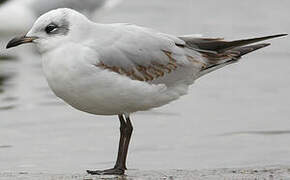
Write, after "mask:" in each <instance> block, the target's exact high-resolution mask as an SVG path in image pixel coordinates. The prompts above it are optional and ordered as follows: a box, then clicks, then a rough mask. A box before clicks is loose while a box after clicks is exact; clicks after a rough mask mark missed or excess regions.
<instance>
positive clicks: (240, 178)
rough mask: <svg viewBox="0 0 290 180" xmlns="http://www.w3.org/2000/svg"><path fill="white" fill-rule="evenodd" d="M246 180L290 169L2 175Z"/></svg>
mask: <svg viewBox="0 0 290 180" xmlns="http://www.w3.org/2000/svg"><path fill="white" fill-rule="evenodd" d="M39 179H41V180H101V179H104V180H105V179H107V180H158V179H159V180H184V179H188V180H189V179H195V180H198V179H203V180H215V179H224V180H232V179H235V180H245V179H267V180H274V179H283V180H287V179H290V168H289V167H264V168H261V167H259V168H258V167H255V168H243V169H213V170H194V171H188V170H167V171H165V170H159V171H140V170H128V171H127V173H126V175H124V176H91V175H87V174H47V173H32V174H31V173H27V172H19V173H15V172H13V173H8V172H6V173H0V180H39Z"/></svg>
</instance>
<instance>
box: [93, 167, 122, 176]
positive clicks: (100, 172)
mask: <svg viewBox="0 0 290 180" xmlns="http://www.w3.org/2000/svg"><path fill="white" fill-rule="evenodd" d="M87 173H89V174H91V175H124V173H125V170H124V169H121V168H111V169H106V170H95V171H91V170H87Z"/></svg>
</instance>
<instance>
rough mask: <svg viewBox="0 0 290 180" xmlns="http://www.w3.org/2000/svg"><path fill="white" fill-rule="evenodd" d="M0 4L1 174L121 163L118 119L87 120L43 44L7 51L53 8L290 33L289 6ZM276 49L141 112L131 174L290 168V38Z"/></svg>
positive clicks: (186, 30)
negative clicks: (47, 69) (45, 64)
mask: <svg viewBox="0 0 290 180" xmlns="http://www.w3.org/2000/svg"><path fill="white" fill-rule="evenodd" d="M0 2H3V3H2V4H1V5H0V38H1V39H0V40H1V42H0V45H1V46H0V47H1V49H0V56H1V57H0V172H6V171H8V172H10V171H11V172H15V171H17V172H18V171H28V172H53V173H71V172H84V170H85V169H94V168H100V169H102V168H108V167H111V166H112V165H113V163H114V160H115V156H116V155H117V144H118V140H119V129H118V128H119V122H118V120H117V117H113V116H107V117H106V116H94V115H90V114H86V113H83V112H80V111H77V110H75V109H73V108H71V107H69V106H68V105H65V104H64V102H63V101H62V100H60V99H58V98H57V97H55V96H54V95H53V94H52V92H51V91H50V90H49V88H48V86H47V83H46V81H45V78H44V77H43V73H42V69H41V59H40V57H39V55H38V54H37V53H36V51H35V49H34V47H33V46H22V47H19V48H17V49H12V50H9V51H7V50H6V49H5V45H6V44H7V42H8V40H10V39H11V38H13V37H14V36H16V35H22V34H25V33H26V32H27V31H28V30H29V28H30V26H31V24H32V23H33V22H34V20H35V19H36V18H37V17H38V16H39V15H40V14H41V13H43V12H45V11H46V10H49V9H50V8H52V9H53V8H55V7H58V6H60V7H62V6H67V7H74V8H76V9H78V10H79V11H81V12H83V13H85V14H86V15H87V16H88V17H90V18H91V19H93V20H94V21H96V22H99V23H114V22H129V23H134V24H137V25H140V26H146V27H151V28H153V29H157V30H159V31H161V32H164V33H169V34H173V35H183V34H203V36H205V37H225V38H226V39H228V40H231V39H240V38H249V37H256V36H264V35H272V34H278V33H289V32H290V20H289V15H290V14H289V7H290V1H288V0H276V1H271V0H245V1H238V0H219V1H212V0H178V1H176V0H158V1H156V0H146V1H144V0H123V1H121V0H119V1H116V0H115V1H106V0H103V1H102V0H99V1H92V0H91V1H90V0H88V2H85V1H82V2H83V3H81V4H78V3H77V1H76V2H74V0H71V2H69V1H68V0H63V2H62V1H57V2H59V3H60V2H61V3H63V4H58V5H57V6H56V5H55V4H53V1H47V0H46V1H43V0H23V1H22V0H21V1H19V0H6V1H5V2H4V1H0ZM49 2H50V3H49ZM70 3H71V4H70ZM46 8H48V9H46ZM271 43H272V45H271V46H269V47H267V48H264V49H262V50H259V51H256V52H254V53H252V54H250V55H248V56H245V57H244V58H243V59H242V60H241V61H240V62H239V63H237V64H233V65H230V66H227V67H225V68H223V69H220V70H218V71H215V72H213V73H211V74H208V75H206V76H205V77H202V78H201V79H199V80H197V81H196V83H195V84H194V85H193V86H192V87H191V89H190V92H189V94H188V95H187V96H184V97H182V98H181V99H180V100H179V101H176V102H173V103H171V104H170V105H167V106H165V107H162V108H158V109H154V110H152V111H149V112H140V113H136V114H134V115H133V117H132V119H133V124H134V127H135V129H134V132H133V138H132V144H131V147H130V149H129V157H128V168H129V169H130V168H134V169H142V170H153V169H161V170H163V169H189V170H193V169H208V168H210V169H213V168H234V167H256V166H262V167H263V166H287V165H290V151H289V150H290V142H289V138H290V109H289V108H290V95H289V92H290V77H289V75H290V42H289V37H286V38H281V39H275V40H271Z"/></svg>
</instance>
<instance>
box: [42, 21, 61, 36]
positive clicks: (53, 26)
mask: <svg viewBox="0 0 290 180" xmlns="http://www.w3.org/2000/svg"><path fill="white" fill-rule="evenodd" d="M57 28H58V26H57V25H56V24H53V23H51V24H49V25H47V26H46V27H45V29H44V30H45V32H46V33H47V34H50V33H51V32H53V31H55V30H56V29H57Z"/></svg>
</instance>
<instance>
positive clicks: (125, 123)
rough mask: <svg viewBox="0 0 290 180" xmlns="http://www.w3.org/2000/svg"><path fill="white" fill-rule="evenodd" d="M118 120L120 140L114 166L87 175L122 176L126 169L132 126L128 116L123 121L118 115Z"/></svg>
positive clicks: (121, 116)
mask: <svg viewBox="0 0 290 180" xmlns="http://www.w3.org/2000/svg"><path fill="white" fill-rule="evenodd" d="M118 117H119V120H120V140H119V149H118V157H117V161H116V163H115V166H114V167H113V168H111V169H106V170H95V171H90V170H87V172H88V173H89V174H92V175H123V174H124V173H125V170H126V169H127V168H126V159H127V153H128V147H129V143H130V139H131V135H132V132H133V126H132V123H131V121H130V118H129V116H126V117H125V119H124V117H123V115H122V114H120V115H118Z"/></svg>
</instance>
